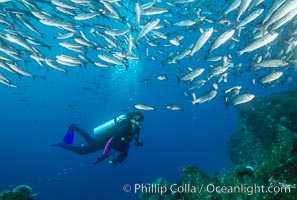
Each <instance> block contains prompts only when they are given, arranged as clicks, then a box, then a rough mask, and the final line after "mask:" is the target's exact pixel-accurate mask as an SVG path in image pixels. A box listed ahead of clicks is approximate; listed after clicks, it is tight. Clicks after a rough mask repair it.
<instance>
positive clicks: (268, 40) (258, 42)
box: [238, 32, 278, 56]
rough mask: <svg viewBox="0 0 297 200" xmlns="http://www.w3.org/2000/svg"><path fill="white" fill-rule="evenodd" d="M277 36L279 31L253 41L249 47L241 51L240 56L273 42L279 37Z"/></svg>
mask: <svg viewBox="0 0 297 200" xmlns="http://www.w3.org/2000/svg"><path fill="white" fill-rule="evenodd" d="M277 36H278V33H277V32H275V33H271V34H270V33H269V34H267V35H264V36H263V37H261V38H259V39H257V40H256V41H254V42H253V43H251V44H250V45H248V46H247V47H245V48H244V49H242V50H241V51H239V52H238V56H240V55H242V54H244V53H246V52H251V51H254V50H256V49H259V48H261V47H263V46H265V45H267V44H269V43H271V42H273V41H274V40H275V39H276V38H277Z"/></svg>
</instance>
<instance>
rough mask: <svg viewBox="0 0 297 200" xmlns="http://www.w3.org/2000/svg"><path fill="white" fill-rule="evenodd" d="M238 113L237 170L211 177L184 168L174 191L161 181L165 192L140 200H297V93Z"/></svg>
mask: <svg viewBox="0 0 297 200" xmlns="http://www.w3.org/2000/svg"><path fill="white" fill-rule="evenodd" d="M237 108H238V115H239V122H238V123H239V127H240V129H239V130H238V131H237V132H236V133H234V134H233V135H232V136H231V138H230V142H229V147H228V154H229V157H230V159H231V160H232V162H233V163H234V167H233V168H231V169H227V170H222V171H221V172H220V173H218V174H216V175H212V176H210V175H207V174H205V173H203V172H202V171H201V170H199V169H198V168H196V167H194V166H188V167H185V168H183V172H184V177H183V178H182V180H180V182H179V183H178V184H177V186H175V187H174V190H172V189H171V188H170V187H172V186H171V185H172V184H171V183H169V182H167V181H165V180H164V179H158V180H157V181H156V182H155V183H157V184H158V185H162V186H165V187H166V188H167V189H168V190H167V192H166V193H164V194H162V195H160V194H159V193H158V192H155V193H152V192H150V193H146V192H144V193H142V194H140V196H141V199H144V200H157V199H160V200H161V199H162V200H163V199H164V200H192V199H211V200H225V199H226V200H227V199H228V200H253V199H265V200H275V199H277V200H294V199H296V197H297V90H294V91H290V92H283V93H276V94H271V95H269V96H263V97H257V98H256V99H255V100H254V101H253V102H250V103H247V104H243V105H240V106H238V107H237ZM179 187H180V188H181V189H180V190H178V189H179ZM187 188H188V190H187Z"/></svg>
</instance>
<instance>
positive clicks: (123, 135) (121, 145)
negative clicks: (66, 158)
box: [58, 119, 142, 164]
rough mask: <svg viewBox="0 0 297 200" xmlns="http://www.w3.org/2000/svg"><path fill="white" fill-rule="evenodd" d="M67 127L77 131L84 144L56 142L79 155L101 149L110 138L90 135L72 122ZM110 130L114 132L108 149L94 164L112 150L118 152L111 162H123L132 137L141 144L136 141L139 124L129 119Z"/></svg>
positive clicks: (106, 156)
mask: <svg viewBox="0 0 297 200" xmlns="http://www.w3.org/2000/svg"><path fill="white" fill-rule="evenodd" d="M69 129H70V130H71V131H75V132H77V133H79V134H80V135H81V136H82V137H83V139H84V140H85V141H86V144H84V145H80V146H75V145H72V144H67V143H65V142H61V143H59V144H58V146H59V147H61V148H64V149H67V150H70V151H73V152H75V153H77V154H80V155H84V154H89V153H94V152H96V151H99V150H103V149H104V147H105V144H106V143H107V141H108V140H109V139H110V138H104V136H100V135H99V136H97V137H91V136H90V135H89V134H88V133H87V132H86V131H84V130H83V129H81V128H79V127H77V126H76V125H74V124H72V125H71V126H70V127H69ZM110 131H113V132H114V134H112V135H113V136H114V138H113V140H112V141H111V144H110V151H109V153H108V154H107V155H105V156H102V157H99V158H98V160H97V161H96V162H95V163H94V164H97V163H99V162H101V161H102V160H104V159H106V158H108V157H110V156H111V155H112V154H113V153H114V151H116V152H118V156H117V158H115V159H113V160H112V162H113V164H117V163H121V162H123V161H124V160H125V159H126V157H127V156H128V151H129V147H130V143H131V142H132V141H133V139H134V142H135V145H137V146H142V143H140V142H139V141H138V137H139V131H140V126H135V125H132V122H131V121H130V119H125V120H122V121H121V122H119V123H118V124H116V125H115V126H114V128H112V129H111V130H110ZM108 135H110V134H108ZM112 150H114V151H112Z"/></svg>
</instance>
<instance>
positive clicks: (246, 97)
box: [226, 94, 255, 107]
mask: <svg viewBox="0 0 297 200" xmlns="http://www.w3.org/2000/svg"><path fill="white" fill-rule="evenodd" d="M254 98H255V95H254V94H241V95H237V96H235V97H233V98H232V99H230V101H228V102H227V103H226V105H227V107H228V106H229V105H233V106H235V105H239V104H244V103H248V102H250V101H252V100H253V99H254Z"/></svg>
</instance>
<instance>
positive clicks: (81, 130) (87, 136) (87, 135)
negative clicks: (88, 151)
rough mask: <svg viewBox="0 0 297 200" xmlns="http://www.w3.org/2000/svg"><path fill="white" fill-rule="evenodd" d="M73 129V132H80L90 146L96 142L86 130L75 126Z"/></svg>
mask: <svg viewBox="0 0 297 200" xmlns="http://www.w3.org/2000/svg"><path fill="white" fill-rule="evenodd" d="M72 128H73V130H75V131H76V132H78V133H79V134H80V135H81V136H82V137H83V138H84V140H85V141H86V142H87V143H88V144H90V143H92V142H94V138H92V137H91V136H90V135H89V134H88V133H87V132H86V131H85V130H83V129H81V128H79V127H77V126H75V125H74V126H72Z"/></svg>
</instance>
